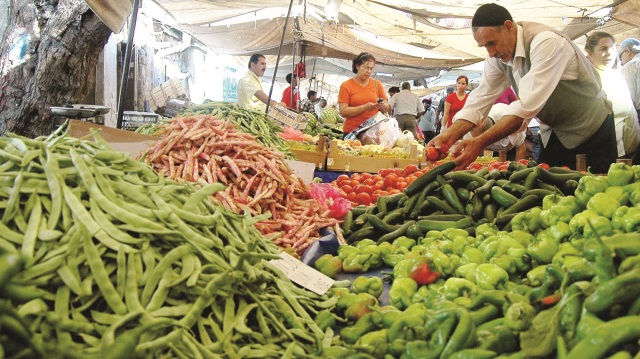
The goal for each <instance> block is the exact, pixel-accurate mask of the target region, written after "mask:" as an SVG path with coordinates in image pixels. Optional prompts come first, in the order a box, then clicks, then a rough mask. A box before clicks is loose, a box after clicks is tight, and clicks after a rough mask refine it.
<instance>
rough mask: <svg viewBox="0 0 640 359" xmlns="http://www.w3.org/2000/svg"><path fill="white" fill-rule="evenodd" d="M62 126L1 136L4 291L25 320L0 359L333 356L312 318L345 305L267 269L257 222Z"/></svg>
mask: <svg viewBox="0 0 640 359" xmlns="http://www.w3.org/2000/svg"><path fill="white" fill-rule="evenodd" d="M64 128H65V126H62V127H61V128H60V129H59V130H58V131H56V133H54V134H52V135H51V136H49V137H46V138H44V137H42V138H36V139H28V138H23V137H18V136H14V135H11V136H10V137H2V138H0V159H1V161H0V163H2V164H1V165H0V208H1V209H2V211H1V212H0V213H1V214H0V216H1V220H0V254H2V253H10V254H19V255H20V256H21V258H23V261H24V264H25V266H24V269H23V270H21V271H20V272H19V273H17V274H16V275H13V276H12V277H11V279H10V280H8V281H7V280H4V281H2V282H3V283H2V285H1V286H0V304H3V303H6V301H7V300H11V302H12V303H17V313H18V314H19V317H20V318H21V319H20V320H19V322H21V323H22V325H17V326H16V328H15V330H13V331H12V330H10V329H11V328H8V327H2V330H1V331H0V357H3V356H7V357H28V358H34V357H43V356H45V355H46V356H48V357H54V358H57V357H64V358H75V357H83V358H86V357H95V358H131V357H133V356H134V354H135V356H140V357H163V358H165V357H180V358H262V357H278V358H280V357H296V358H304V357H318V356H320V357H321V356H322V351H323V348H326V347H330V346H332V338H333V335H332V332H331V329H328V331H327V332H323V331H322V330H321V329H320V328H319V327H318V325H316V324H315V323H314V321H313V320H312V317H313V316H315V313H317V312H318V311H320V310H322V309H332V308H333V306H334V305H335V302H336V300H335V299H329V297H328V296H319V295H316V294H314V293H311V292H308V291H306V290H303V289H299V288H298V287H296V286H294V285H293V284H292V283H291V282H290V281H289V280H288V279H287V278H286V277H285V276H284V275H283V273H282V272H281V271H280V270H279V269H277V268H274V267H273V265H271V264H270V263H269V262H268V261H266V260H264V259H267V260H268V259H272V258H276V257H277V255H276V253H277V249H276V247H275V245H273V244H272V243H271V242H270V241H269V240H267V239H265V238H264V237H263V236H262V235H261V234H260V233H259V232H258V230H257V229H256V228H255V227H254V226H253V224H254V223H255V222H257V221H259V220H261V219H262V218H259V217H250V216H248V215H246V216H241V215H237V214H234V213H232V212H230V211H229V210H227V209H226V208H224V207H222V206H219V205H217V204H214V203H213V202H211V201H209V200H208V197H209V196H211V195H212V194H214V193H215V192H217V191H219V190H221V189H223V188H224V187H223V185H221V184H196V185H193V184H181V183H176V182H172V181H169V180H167V179H165V178H164V177H163V176H162V175H158V174H157V173H155V172H154V171H153V170H152V168H151V167H149V166H147V165H145V164H143V163H140V162H137V161H135V160H133V159H132V158H130V157H129V156H128V155H127V154H124V153H119V152H116V151H114V150H113V149H111V147H109V146H108V144H106V142H104V140H103V139H102V138H101V137H100V136H99V135H97V134H96V133H93V138H94V141H95V142H94V141H88V140H83V139H73V138H71V137H68V136H67V134H66V133H64V132H63V130H64ZM197 185H199V187H195V186H197ZM0 277H1V276H0ZM5 279H6V278H5ZM9 289H10V290H9ZM3 308H5V306H4V305H0V319H1V318H9V319H11V318H13V317H10V316H9V317H8V316H3V315H2V312H3V310H4V309H3ZM12 313H13V312H12ZM14 324H15V323H14ZM20 334H22V335H20Z"/></svg>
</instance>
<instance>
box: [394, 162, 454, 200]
mask: <svg viewBox="0 0 640 359" xmlns="http://www.w3.org/2000/svg"><path fill="white" fill-rule="evenodd" d="M454 168H456V163H455V162H453V161H448V162H445V163H443V164H441V165H438V166H436V167H434V168H432V169H431V170H429V171H428V172H427V173H425V174H423V175H422V176H420V177H418V178H417V179H416V180H414V181H413V182H411V184H410V185H408V186H407V187H406V188H405V189H404V191H403V193H404V194H406V195H407V196H412V195H414V194H416V193H418V192H419V191H420V190H421V189H423V188H424V186H426V185H427V184H429V183H430V182H433V181H434V180H435V179H436V177H437V176H438V175H443V174H445V173H447V172H451V171H452V170H453V169H454Z"/></svg>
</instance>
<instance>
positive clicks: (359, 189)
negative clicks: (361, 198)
mask: <svg viewBox="0 0 640 359" xmlns="http://www.w3.org/2000/svg"><path fill="white" fill-rule="evenodd" d="M355 191H356V193H358V194H360V193H367V194H371V193H373V188H371V187H369V186H366V185H360V186H358V187H356V188H355Z"/></svg>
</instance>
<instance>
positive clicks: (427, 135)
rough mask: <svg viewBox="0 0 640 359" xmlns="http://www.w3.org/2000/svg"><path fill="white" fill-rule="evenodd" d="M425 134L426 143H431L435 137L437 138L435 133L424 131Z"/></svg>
mask: <svg viewBox="0 0 640 359" xmlns="http://www.w3.org/2000/svg"><path fill="white" fill-rule="evenodd" d="M422 133H423V134H424V143H429V141H431V140H432V139H433V138H434V137H436V133H435V131H422Z"/></svg>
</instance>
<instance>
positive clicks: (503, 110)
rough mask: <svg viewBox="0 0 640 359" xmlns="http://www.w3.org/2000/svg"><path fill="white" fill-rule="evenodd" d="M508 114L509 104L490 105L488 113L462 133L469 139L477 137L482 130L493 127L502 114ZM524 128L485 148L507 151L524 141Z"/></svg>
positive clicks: (485, 130)
mask: <svg viewBox="0 0 640 359" xmlns="http://www.w3.org/2000/svg"><path fill="white" fill-rule="evenodd" d="M508 114H509V105H507V104H504V103H496V104H495V105H493V106H492V107H491V110H490V111H489V115H488V116H487V117H486V118H485V119H483V120H481V121H480V122H478V124H477V125H476V127H474V128H473V129H472V130H471V131H469V132H467V133H466V134H465V135H464V137H463V138H464V139H469V138H473V137H478V136H480V135H481V134H483V133H484V132H487V131H488V130H489V129H490V128H491V127H493V126H494V125H495V124H496V123H498V121H500V120H501V119H502V118H503V117H504V116H506V115H508ZM525 132H526V129H524V130H522V131H521V130H518V131H516V132H514V133H512V134H510V135H509V136H507V137H505V138H502V139H500V140H498V141H496V142H494V143H492V144H490V145H489V146H487V150H491V151H496V152H499V151H509V150H511V149H512V148H514V147H517V146H520V145H522V144H523V143H524V139H525V137H526V133H525Z"/></svg>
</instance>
